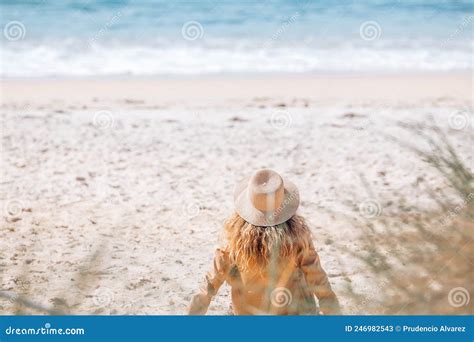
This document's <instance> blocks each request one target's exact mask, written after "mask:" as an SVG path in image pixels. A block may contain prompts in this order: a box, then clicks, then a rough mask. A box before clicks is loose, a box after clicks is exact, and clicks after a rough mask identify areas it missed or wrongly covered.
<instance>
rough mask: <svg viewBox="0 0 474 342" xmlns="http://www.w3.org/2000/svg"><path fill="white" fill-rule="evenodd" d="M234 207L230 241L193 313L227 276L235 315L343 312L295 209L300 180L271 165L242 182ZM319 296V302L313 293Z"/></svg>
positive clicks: (206, 304)
mask: <svg viewBox="0 0 474 342" xmlns="http://www.w3.org/2000/svg"><path fill="white" fill-rule="evenodd" d="M234 202H235V209H236V213H234V214H233V215H232V216H231V217H230V218H229V219H228V221H227V222H226V224H225V228H224V229H225V236H226V244H225V247H224V248H218V249H217V250H216V253H215V257H214V264H213V268H212V270H211V271H210V272H209V273H208V274H207V275H206V279H205V284H204V286H203V288H202V290H201V292H200V293H199V294H197V295H195V296H194V297H193V299H192V302H191V306H190V309H189V313H190V314H193V315H203V314H205V313H206V311H207V308H208V307H209V304H210V302H211V299H212V297H213V296H214V295H215V294H216V293H217V291H218V290H219V287H220V286H221V285H222V283H223V282H224V281H226V282H227V283H228V284H229V285H230V286H231V288H232V308H233V313H234V314H236V315H258V314H266V315H268V314H270V315H273V314H276V315H304V314H318V313H319V314H340V309H339V302H338V300H337V297H336V295H335V294H334V292H333V291H332V289H331V285H330V284H329V281H328V277H327V275H326V273H325V272H324V270H323V269H322V267H321V264H320V262H319V257H318V254H317V253H316V251H315V249H314V246H313V243H312V241H311V233H310V230H309V228H308V226H307V224H306V222H305V221H304V219H303V218H302V217H300V216H298V215H296V210H297V208H298V205H299V193H298V189H297V188H296V186H295V185H294V184H293V183H291V182H289V181H288V180H286V179H283V178H282V177H281V176H280V175H279V174H278V173H276V172H275V171H272V170H268V169H263V170H259V171H257V172H256V173H254V175H253V176H252V177H250V178H249V179H248V180H244V181H242V182H241V183H239V184H238V185H237V187H236V190H235V193H234ZM315 295H316V297H317V298H318V300H319V308H318V305H317V304H316V300H315V297H314V296H315Z"/></svg>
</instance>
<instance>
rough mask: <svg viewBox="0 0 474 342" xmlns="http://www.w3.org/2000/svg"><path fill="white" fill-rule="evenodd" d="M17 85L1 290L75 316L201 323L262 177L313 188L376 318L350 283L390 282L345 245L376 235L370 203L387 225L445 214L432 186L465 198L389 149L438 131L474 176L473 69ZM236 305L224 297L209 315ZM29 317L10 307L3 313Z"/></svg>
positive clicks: (334, 263) (340, 271)
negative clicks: (238, 215)
mask: <svg viewBox="0 0 474 342" xmlns="http://www.w3.org/2000/svg"><path fill="white" fill-rule="evenodd" d="M1 91H2V101H1V117H0V119H1V125H2V132H1V133H2V153H1V183H0V200H1V202H0V204H1V209H2V217H1V225H0V285H1V288H2V289H3V290H4V291H11V292H14V293H20V294H26V295H27V296H28V297H29V298H30V299H32V300H34V301H36V302H38V303H41V304H42V305H46V306H53V305H56V306H58V307H61V305H63V306H64V305H67V306H68V307H69V308H70V310H71V312H72V313H74V314H92V313H100V314H185V313H186V308H187V305H188V303H189V301H190V298H191V296H192V294H193V293H195V292H196V290H197V289H198V287H199V285H200V284H201V282H202V280H203V277H204V274H205V272H206V271H207V270H208V269H209V268H210V266H211V261H212V256H213V251H214V249H215V248H216V246H218V243H219V239H220V238H221V230H222V224H223V221H224V220H225V219H226V217H227V216H228V215H230V214H231V213H232V210H233V209H232V208H233V203H232V194H233V187H234V185H235V184H236V182H237V181H238V180H240V179H241V178H243V177H244V176H247V175H249V174H250V173H251V172H253V171H254V170H256V169H258V168H263V167H268V168H273V169H275V170H277V171H279V172H280V173H282V174H284V175H285V176H287V177H288V178H290V179H292V180H293V182H294V183H296V184H297V185H298V187H299V189H300V192H301V200H302V201H301V207H300V213H301V214H303V215H304V216H305V217H307V219H308V221H309V223H310V225H311V229H312V232H313V235H314V242H315V245H316V247H317V250H318V252H319V254H320V257H321V260H322V265H323V267H324V268H325V269H326V271H327V273H328V275H329V278H330V282H331V284H332V285H333V288H334V290H335V292H336V293H338V294H339V295H340V301H341V303H342V305H343V307H344V310H345V312H346V313H364V312H365V311H364V308H354V307H352V306H351V299H350V298H349V297H347V296H344V291H345V288H346V287H347V285H348V284H347V282H348V281H349V280H348V279H350V281H351V283H352V285H353V286H354V287H355V288H356V289H357V290H359V291H361V292H363V293H370V294H372V295H373V296H374V298H375V297H376V296H377V293H379V292H381V291H383V288H381V287H380V286H379V284H377V283H376V282H375V281H374V279H371V278H370V276H369V274H368V272H367V270H365V269H364V267H363V265H361V264H360V263H358V262H357V261H356V260H355V259H354V258H353V257H352V256H351V255H349V254H348V253H346V252H344V251H343V250H341V248H340V246H345V247H347V248H350V249H352V250H354V251H358V249H360V246H361V243H360V242H361V241H363V238H364V237H363V236H362V235H361V234H360V232H358V231H357V230H356V229H355V228H354V227H353V226H351V225H350V224H349V222H350V220H348V217H349V218H355V219H359V220H370V218H367V217H362V216H361V213H360V206H361V205H363V204H364V203H366V202H367V201H369V202H370V201H372V202H373V201H375V202H376V203H378V204H379V205H380V212H379V213H378V214H379V215H383V216H386V217H387V218H389V217H390V215H391V214H392V213H395V212H397V210H398V209H399V208H400V206H405V207H406V206H419V207H424V208H430V206H434V203H432V201H431V200H430V197H429V196H428V195H427V194H426V192H424V191H423V189H422V187H420V186H419V183H420V179H423V180H424V182H425V184H429V185H430V186H431V187H432V188H433V189H437V190H445V189H446V188H447V186H448V185H447V184H446V183H445V181H444V180H443V179H442V177H440V176H439V175H438V174H437V173H436V171H435V170H433V169H431V168H430V167H429V166H428V165H427V164H426V163H424V162H423V161H421V160H420V159H419V157H417V156H416V155H414V154H413V153H412V152H410V151H408V150H406V149H405V148H403V147H402V146H400V144H397V143H395V142H393V141H392V140H390V139H389V138H388V136H389V135H393V136H396V137H398V138H399V139H401V140H403V141H407V142H411V143H414V144H417V143H418V142H417V141H416V139H415V138H414V137H413V136H410V135H409V134H408V133H407V132H405V131H404V130H402V129H400V128H399V127H398V125H397V123H398V122H405V123H406V122H424V123H427V122H429V120H434V121H435V122H436V123H437V124H438V125H439V126H440V127H441V128H442V129H443V130H445V131H446V132H447V133H448V135H449V138H450V140H451V141H452V142H453V144H454V146H455V147H456V148H457V150H458V151H459V153H460V154H461V155H462V156H463V157H464V158H465V161H466V162H467V163H468V165H473V160H472V149H471V146H472V140H469V139H467V140H466V133H467V132H468V130H471V131H470V132H472V122H466V123H463V118H464V119H467V120H468V121H469V120H471V118H472V116H470V114H469V113H470V110H471V109H470V108H472V102H471V101H472V98H471V94H472V79H471V76H470V75H469V74H455V73H449V74H413V75H384V76H380V75H363V76H361V75H359V76H356V75H354V76H348V75H332V76H331V75H327V76H311V77H309V76H306V77H303V76H285V77H284V76H272V77H271V76H269V77H265V78H264V77H261V78H252V77H250V76H249V77H230V76H229V77H209V78H195V79H176V78H175V79H131V80H127V79H109V80H88V79H77V80H74V79H69V80H3V81H2V85H1ZM430 118H432V119H430ZM471 136H472V134H471ZM97 251H98V252H99V257H98V260H97V262H93V261H90V260H89V259H90V258H91V256H92V255H93V254H94V253H95V252H97ZM88 260H89V261H88ZM85 269H88V270H89V271H90V272H89V273H91V274H90V275H89V276H90V278H87V276H86V275H85V274H86V273H85V272H84V270H85ZM24 278H26V280H25V281H19V279H24ZM19 283H21V284H22V285H21V286H20V285H19ZM63 298H64V299H66V302H67V303H66V304H64V303H62V300H61V299H63ZM229 304H230V297H229V288H228V286H224V287H223V288H221V290H220V291H219V293H218V295H217V296H216V297H215V299H214V300H213V302H212V304H211V307H210V309H209V312H208V313H209V314H217V315H220V314H228V313H229ZM14 307H15V306H14V304H13V303H9V302H7V301H0V313H2V314H9V313H12V312H13V310H14Z"/></svg>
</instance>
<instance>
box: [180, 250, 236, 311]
mask: <svg viewBox="0 0 474 342" xmlns="http://www.w3.org/2000/svg"><path fill="white" fill-rule="evenodd" d="M228 271H229V262H228V256H227V254H226V253H225V252H224V251H222V250H221V249H219V248H218V249H217V250H216V253H215V256H214V262H213V267H212V270H211V271H209V272H208V273H207V274H206V278H205V281H204V284H203V286H202V287H201V291H200V292H199V293H198V294H196V295H195V296H194V297H193V299H192V300H191V305H190V307H189V314H190V315H204V314H206V312H207V308H208V307H209V304H210V303H211V299H212V297H214V296H215V294H216V293H217V291H218V290H219V288H220V287H221V285H222V283H223V282H224V281H225V280H226V279H227V274H228Z"/></svg>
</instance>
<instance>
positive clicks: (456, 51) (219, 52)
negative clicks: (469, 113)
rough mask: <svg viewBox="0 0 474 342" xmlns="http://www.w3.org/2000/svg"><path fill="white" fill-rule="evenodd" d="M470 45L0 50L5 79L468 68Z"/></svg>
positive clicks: (76, 45) (77, 45)
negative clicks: (453, 46) (449, 46)
mask: <svg viewBox="0 0 474 342" xmlns="http://www.w3.org/2000/svg"><path fill="white" fill-rule="evenodd" d="M472 46H473V45H472V42H471V43H470V44H468V45H464V46H457V47H456V48H443V47H440V46H432V47H429V46H427V45H426V44H425V46H423V47H416V44H415V46H403V45H400V44H399V46H397V47H391V46H390V44H385V45H383V46H382V45H379V46H376V45H375V46H374V44H372V45H371V46H356V45H354V44H349V43H347V44H344V45H341V46H324V47H318V46H314V45H309V44H308V45H303V44H300V45H294V46H288V45H286V46H273V45H272V46H265V48H263V47H262V46H261V45H258V44H251V43H248V42H229V43H226V42H214V43H213V44H206V45H205V44H183V43H175V44H171V43H163V42H161V43H160V44H148V45H146V44H135V43H120V44H119V43H117V42H115V43H110V44H97V43H93V44H92V45H88V44H84V42H82V41H74V40H68V41H62V42H57V43H54V44H53V43H51V42H47V43H42V44H36V45H32V44H21V43H20V44H19V43H18V42H14V43H11V44H5V46H4V48H3V49H2V67H1V77H3V78H10V77H51V76H53V77H54V76H60V77H61V76H74V77H90V76H99V77H100V76H115V75H136V76H153V75H206V74H219V73H306V72H308V73H311V72H314V73H318V72H322V73H325V72H399V71H449V70H469V69H472V59H471V48H472Z"/></svg>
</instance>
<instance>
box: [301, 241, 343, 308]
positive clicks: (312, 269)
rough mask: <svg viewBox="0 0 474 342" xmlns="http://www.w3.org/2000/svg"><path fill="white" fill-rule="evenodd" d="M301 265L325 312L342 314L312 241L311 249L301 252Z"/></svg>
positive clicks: (312, 290)
mask: <svg viewBox="0 0 474 342" xmlns="http://www.w3.org/2000/svg"><path fill="white" fill-rule="evenodd" d="M299 267H300V268H301V270H302V271H303V273H304V275H305V278H306V282H307V284H308V286H309V287H310V290H311V292H313V293H314V294H315V295H316V297H318V300H319V306H320V310H321V311H322V313H323V314H325V315H328V314H332V315H340V314H341V309H340V306H339V301H338V299H337V296H336V294H335V293H334V291H333V290H332V289H331V284H329V280H328V277H327V275H326V272H324V269H323V268H322V266H321V262H320V261H319V255H318V253H316V250H315V249H314V246H313V244H312V243H311V245H310V248H309V250H306V251H304V252H302V253H301V256H300V261H299Z"/></svg>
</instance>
